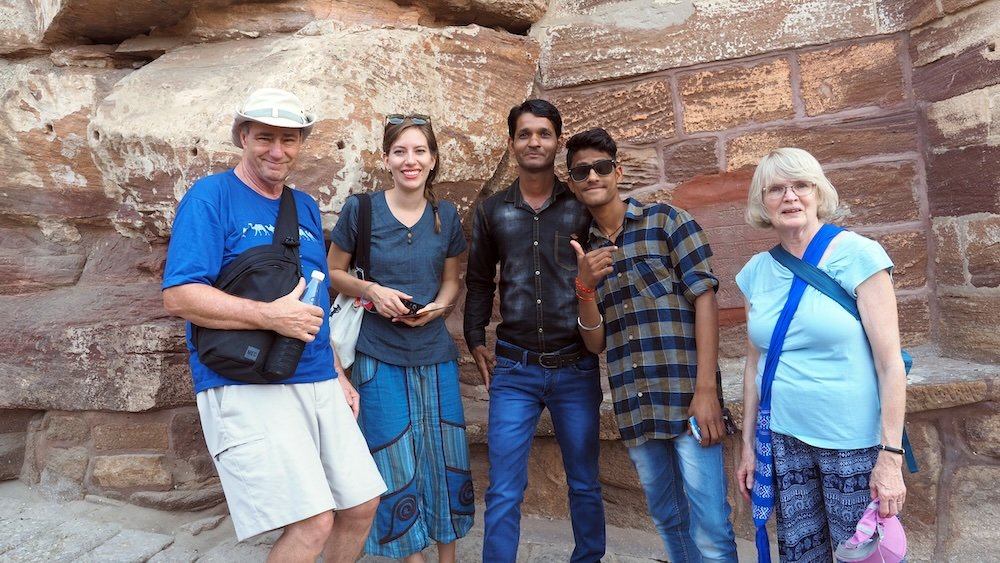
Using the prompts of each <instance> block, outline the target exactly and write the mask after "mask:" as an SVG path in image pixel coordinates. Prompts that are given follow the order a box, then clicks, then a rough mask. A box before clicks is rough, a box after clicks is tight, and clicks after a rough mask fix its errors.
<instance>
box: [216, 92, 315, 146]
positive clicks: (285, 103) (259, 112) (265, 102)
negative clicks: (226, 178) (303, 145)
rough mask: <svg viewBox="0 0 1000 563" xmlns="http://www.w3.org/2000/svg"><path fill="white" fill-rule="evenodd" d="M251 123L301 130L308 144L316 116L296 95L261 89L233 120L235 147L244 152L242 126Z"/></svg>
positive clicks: (245, 103) (237, 111)
mask: <svg viewBox="0 0 1000 563" xmlns="http://www.w3.org/2000/svg"><path fill="white" fill-rule="evenodd" d="M247 121H256V122H257V123H264V124H266V125H273V126H275V127H287V128H289V129H301V130H302V140H303V141H304V140H305V139H306V137H308V136H309V133H310V132H312V128H313V125H314V124H315V123H316V116H315V115H313V114H311V113H306V110H305V108H304V107H303V106H302V101H301V100H299V98H298V97H297V96H296V95H295V94H293V93H291V92H288V91H286V90H280V89H278V88H260V89H258V90H254V92H253V93H252V94H250V97H249V98H247V101H245V102H243V106H242V107H240V108H239V109H237V110H236V115H235V117H234V119H233V131H232V132H233V144H235V145H236V146H237V147H240V148H241V149H242V148H243V143H242V142H241V141H240V125H243V124H244V123H246V122H247Z"/></svg>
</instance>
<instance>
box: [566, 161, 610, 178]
mask: <svg viewBox="0 0 1000 563" xmlns="http://www.w3.org/2000/svg"><path fill="white" fill-rule="evenodd" d="M617 165H618V162H617V161H615V160H598V161H596V162H591V163H590V164H581V165H580V166H574V167H573V168H570V169H569V177H570V178H572V179H573V181H575V182H582V181H584V180H586V179H587V178H588V177H589V176H590V171H591V170H593V171H594V172H597V175H598V176H607V175H608V174H611V173H612V172H614V171H615V166H617Z"/></svg>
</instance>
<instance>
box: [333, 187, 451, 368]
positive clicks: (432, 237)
mask: <svg viewBox="0 0 1000 563" xmlns="http://www.w3.org/2000/svg"><path fill="white" fill-rule="evenodd" d="M371 201H372V240H371V255H370V258H371V264H370V266H369V268H368V279H370V280H372V281H376V282H378V283H379V284H380V285H382V286H385V287H391V288H393V289H398V290H399V291H402V292H403V293H407V294H409V295H412V296H413V301H414V302H416V303H421V304H427V303H429V302H431V301H433V300H434V297H435V296H437V294H438V290H440V289H441V275H442V273H443V272H444V261H445V260H446V259H448V258H452V257H454V256H458V255H459V254H461V253H462V252H463V251H464V250H465V237H464V236H463V234H462V223H461V221H460V220H459V218H458V210H457V209H455V206H454V205H453V204H452V203H451V202H448V201H443V200H438V217H439V218H440V220H441V232H440V233H435V232H434V211H433V210H432V208H431V206H430V205H427V206H426V207H425V208H424V214H423V215H422V216H421V217H420V220H418V221H417V222H416V224H415V225H413V226H412V227H409V228H407V227H406V226H405V225H403V224H402V223H400V222H399V220H398V219H396V216H395V215H393V214H392V211H390V210H389V205H388V204H387V203H386V201H385V192H376V193H373V194H371ZM357 237H358V202H357V198H353V197H352V198H349V199H348V200H347V201H346V202H345V203H344V207H343V209H341V212H340V219H338V220H337V224H336V225H334V227H333V232H332V233H331V234H330V240H331V241H332V242H333V244H335V245H337V246H338V247H339V248H341V249H342V250H346V251H347V252H348V253H351V254H353V253H354V241H355V240H356V239H357ZM358 351H359V352H363V353H364V354H367V355H369V356H371V357H373V358H376V359H378V360H381V361H383V362H387V363H390V364H393V365H397V366H424V365H430V364H439V363H442V362H448V361H451V360H454V359H456V358H458V348H456V347H455V340H454V339H453V338H452V337H451V335H450V334H449V333H448V329H447V328H446V327H445V324H444V317H438V318H436V319H434V320H433V321H431V322H429V323H427V324H426V325H424V326H418V327H410V326H407V325H405V324H402V323H394V322H391V321H390V320H389V319H386V318H385V317H383V316H382V315H378V314H375V313H366V314H365V316H364V320H363V321H362V322H361V332H360V333H359V334H358Z"/></svg>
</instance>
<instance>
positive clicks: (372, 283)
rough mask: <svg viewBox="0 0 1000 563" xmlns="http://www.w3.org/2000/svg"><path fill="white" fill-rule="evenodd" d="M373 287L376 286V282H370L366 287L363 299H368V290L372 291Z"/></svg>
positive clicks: (362, 291)
mask: <svg viewBox="0 0 1000 563" xmlns="http://www.w3.org/2000/svg"><path fill="white" fill-rule="evenodd" d="M373 285H375V282H368V285H366V286H365V288H364V289H362V290H361V299H368V297H366V295H368V290H369V289H371V288H372V286H373Z"/></svg>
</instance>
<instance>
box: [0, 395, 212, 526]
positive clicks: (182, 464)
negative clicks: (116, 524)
mask: <svg viewBox="0 0 1000 563" xmlns="http://www.w3.org/2000/svg"><path fill="white" fill-rule="evenodd" d="M8 412H9V411H8ZM21 439H22V440H23V444H26V445H27V448H26V452H25V449H24V447H23V445H22V450H21V451H22V452H25V453H24V455H23V466H22V465H19V466H18V468H17V469H18V471H17V472H16V473H15V474H14V475H15V476H20V478H21V479H23V480H25V481H27V482H29V483H36V484H37V485H38V487H39V489H40V491H41V492H42V493H43V494H45V495H46V496H48V497H50V498H55V499H59V500H76V499H80V498H83V497H84V496H86V495H97V496H102V497H106V498H111V499H115V500H120V501H127V502H130V503H132V504H137V505H141V506H148V507H152V508H159V509H164V510H201V509H203V508H208V507H210V506H214V505H216V504H219V503H220V502H223V496H222V488H221V486H220V485H219V482H218V478H217V477H216V474H215V467H214V466H213V465H212V458H211V456H209V454H208V452H207V451H206V449H205V443H204V438H203V437H202V434H201V423H200V422H199V420H198V411H197V409H196V408H195V407H180V408H176V409H165V410H161V411H156V412H147V413H139V414H132V413H111V412H105V413H101V412H92V411H91V412H78V411H57V410H49V411H46V412H44V413H36V414H35V415H34V416H33V418H32V419H31V421H30V426H29V427H28V429H27V432H26V434H25V435H24V436H23V437H22V438H21Z"/></svg>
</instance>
